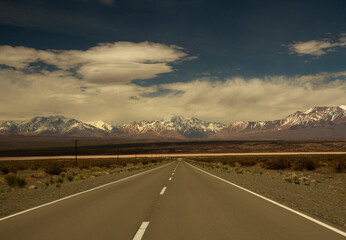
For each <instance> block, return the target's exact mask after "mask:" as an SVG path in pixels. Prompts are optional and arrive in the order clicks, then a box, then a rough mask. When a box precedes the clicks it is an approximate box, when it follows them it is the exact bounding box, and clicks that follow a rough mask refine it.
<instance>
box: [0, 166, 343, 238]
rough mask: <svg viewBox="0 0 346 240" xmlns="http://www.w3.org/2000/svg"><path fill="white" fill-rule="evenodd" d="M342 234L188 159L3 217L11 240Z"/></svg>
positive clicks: (1, 232)
mask: <svg viewBox="0 0 346 240" xmlns="http://www.w3.org/2000/svg"><path fill="white" fill-rule="evenodd" d="M338 231H339V230H337V229H333V228H332V227H329V225H325V226H324V225H323V223H321V224H320V223H318V221H317V223H316V222H314V221H313V220H311V219H308V218H307V217H303V216H301V215H298V214H297V213H295V212H292V211H290V210H287V209H285V208H283V207H282V206H279V205H277V204H274V203H272V202H270V201H268V200H266V199H263V198H261V197H259V196H256V195H254V194H252V193H250V192H248V191H246V190H244V189H241V188H239V187H236V186H233V185H231V184H230V183H228V182H226V181H223V180H221V179H218V178H216V177H214V176H211V175H210V174H207V173H205V172H203V171H201V170H198V169H197V168H195V167H193V166H191V165H189V164H188V163H186V162H183V161H176V162H173V163H171V164H168V165H165V166H163V167H161V168H157V169H154V170H151V171H148V172H145V173H143V174H139V175H136V176H133V177H130V178H127V179H124V180H122V181H116V182H114V183H113V184H109V185H107V186H104V187H101V188H98V189H95V190H93V191H89V192H86V193H83V194H79V195H76V196H73V197H70V198H67V199H65V200H62V201H58V202H55V203H52V204H49V205H46V206H42V207H39V208H37V209H34V210H30V211H27V212H25V213H22V214H18V215H15V216H12V217H9V218H3V219H0V239H4V240H5V239H6V240H12V239H13V240H21V239H25V240H28V239H35V240H41V239H42V240H43V239H44V240H47V239H59V240H60V239H63V240H69V239H74V240H76V239H83V240H87V239H112V240H114V239H119V240H127V239H129V240H133V239H134V240H140V239H144V240H145V239H147V240H170V239H172V240H173V239H174V240H181V239H189V240H194V239H196V240H197V239H198V240H204V239H208V240H217V239H222V240H225V239H230V240H231V239H238V240H242V239H244V240H245V239H246V240H249V239H263V240H271V239H273V240H274V239H275V240H277V239H281V240H285V239H287V240H288V239H289V240H292V239H294V240H298V239H304V240H307V239H315V240H319V239H321V240H322V239H323V240H325V239H335V240H337V239H344V240H345V236H346V235H345V233H344V232H342V231H339V232H338Z"/></svg>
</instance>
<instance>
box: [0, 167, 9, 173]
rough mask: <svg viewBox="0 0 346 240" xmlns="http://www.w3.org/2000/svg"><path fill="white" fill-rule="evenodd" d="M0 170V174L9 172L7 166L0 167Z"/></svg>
mask: <svg viewBox="0 0 346 240" xmlns="http://www.w3.org/2000/svg"><path fill="white" fill-rule="evenodd" d="M0 171H1V172H2V174H5V175H6V174H8V173H9V172H10V170H9V169H8V168H7V167H2V168H1V169H0Z"/></svg>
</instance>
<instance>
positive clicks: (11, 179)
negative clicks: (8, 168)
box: [5, 175, 17, 187]
mask: <svg viewBox="0 0 346 240" xmlns="http://www.w3.org/2000/svg"><path fill="white" fill-rule="evenodd" d="M5 181H6V183H7V185H8V186H9V187H15V186H16V185H17V176H16V175H7V176H5Z"/></svg>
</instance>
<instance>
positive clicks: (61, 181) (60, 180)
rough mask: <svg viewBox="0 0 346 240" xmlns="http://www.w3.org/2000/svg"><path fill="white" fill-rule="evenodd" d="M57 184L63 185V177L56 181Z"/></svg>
mask: <svg viewBox="0 0 346 240" xmlns="http://www.w3.org/2000/svg"><path fill="white" fill-rule="evenodd" d="M56 182H57V183H63V182H64V179H63V178H62V177H59V178H58V179H57V180H56Z"/></svg>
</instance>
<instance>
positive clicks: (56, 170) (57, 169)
mask: <svg viewBox="0 0 346 240" xmlns="http://www.w3.org/2000/svg"><path fill="white" fill-rule="evenodd" d="M44 171H45V172H46V173H48V174H50V175H60V173H62V172H64V171H65V170H64V169H63V168H62V167H61V166H60V165H59V164H52V165H50V166H48V167H47V168H45V169H44Z"/></svg>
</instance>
